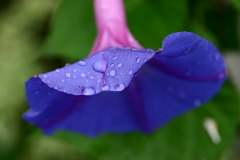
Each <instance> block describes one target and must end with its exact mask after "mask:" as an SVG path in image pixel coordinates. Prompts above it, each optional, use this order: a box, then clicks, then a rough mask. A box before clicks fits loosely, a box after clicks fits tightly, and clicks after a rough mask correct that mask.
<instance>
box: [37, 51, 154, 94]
mask: <svg viewBox="0 0 240 160" xmlns="http://www.w3.org/2000/svg"><path fill="white" fill-rule="evenodd" d="M154 54H155V53H154V51H153V50H149V49H143V50H142V51H140V50H137V49H135V48H132V49H126V48H124V47H122V48H109V49H107V50H104V51H101V52H98V53H96V54H94V55H92V56H89V57H88V58H86V59H83V60H80V61H79V62H77V63H74V64H72V65H70V66H65V67H63V68H61V69H57V70H55V71H52V72H48V73H45V74H41V75H39V76H38V77H39V78H40V79H41V80H42V81H43V82H44V83H46V84H47V85H48V86H49V87H50V88H54V89H56V90H58V91H62V92H65V93H68V94H73V95H94V94H96V93H99V92H101V91H122V90H123V89H124V88H125V87H127V86H128V84H129V83H130V81H131V79H132V78H133V76H134V74H135V73H136V72H137V71H138V69H139V68H140V67H141V66H142V65H143V64H144V63H146V62H147V61H148V60H149V59H150V58H152V56H153V55H154Z"/></svg>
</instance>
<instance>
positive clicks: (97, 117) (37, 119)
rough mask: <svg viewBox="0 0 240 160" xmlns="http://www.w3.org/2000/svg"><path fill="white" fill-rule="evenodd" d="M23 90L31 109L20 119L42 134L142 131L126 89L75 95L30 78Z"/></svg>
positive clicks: (92, 134)
mask: <svg viewBox="0 0 240 160" xmlns="http://www.w3.org/2000/svg"><path fill="white" fill-rule="evenodd" d="M26 91H27V93H26V94H27V98H28V102H29V105H31V107H32V110H29V111H27V112H26V113H25V114H24V115H23V118H24V119H25V120H26V121H28V122H30V123H33V124H36V125H37V126H38V127H39V128H40V129H42V130H43V131H44V133H45V134H51V133H53V132H55V131H57V130H68V131H74V132H79V133H84V134H87V135H89V136H96V135H98V134H100V133H102V132H118V133H124V132H127V131H136V130H141V125H139V123H138V119H137V117H136V114H135V111H134V110H133V108H132V107H131V106H132V101H131V100H129V96H130V95H129V94H128V91H127V90H124V91H122V92H102V93H100V94H96V95H93V96H75V95H71V94H66V93H64V92H59V91H57V90H55V89H53V88H49V87H48V86H47V85H46V84H45V83H43V82H42V81H41V79H39V78H31V79H29V81H28V82H26ZM36 91H37V92H36ZM42 101H43V102H42ZM39 102H41V103H40V104H39ZM41 106H42V109H39V108H41ZM43 106H46V107H44V108H43Z"/></svg>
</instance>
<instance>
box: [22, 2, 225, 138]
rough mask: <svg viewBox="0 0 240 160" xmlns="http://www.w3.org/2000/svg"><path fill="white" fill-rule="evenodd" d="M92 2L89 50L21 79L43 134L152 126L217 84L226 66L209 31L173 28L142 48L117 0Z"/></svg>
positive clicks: (30, 117) (29, 117)
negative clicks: (93, 29) (157, 45)
mask: <svg viewBox="0 0 240 160" xmlns="http://www.w3.org/2000/svg"><path fill="white" fill-rule="evenodd" d="M94 7H95V14H96V24H97V29H98V35H97V38H96V40H95V43H94V45H93V48H92V50H91V52H90V55H89V56H88V57H87V58H85V59H82V60H80V61H78V62H76V63H74V64H72V65H68V66H65V67H63V68H60V69H56V70H54V71H51V72H48V73H45V74H40V75H38V76H35V77H31V78H30V79H29V80H28V81H27V82H26V83H25V85H26V98H27V102H28V104H29V106H30V107H31V109H30V110H28V111H27V112H26V113H24V115H23V118H24V119H25V120H26V121H28V122H29V123H32V124H35V125H36V126H37V127H38V128H40V129H41V130H42V131H43V132H44V133H45V134H47V135H49V134H52V133H54V132H56V131H60V130H62V131H72V132H77V133H81V134H85V135H87V136H97V135H99V134H101V133H127V132H135V131H140V132H144V133H149V132H152V131H154V130H155V129H157V128H159V127H160V126H162V125H164V124H166V123H167V122H168V121H170V120H171V119H173V118H174V117H176V116H178V115H180V114H182V113H184V112H186V111H188V110H190V109H192V108H195V107H198V106H200V105H202V104H203V103H205V102H206V101H208V100H209V99H211V98H212V97H213V96H214V94H216V93H217V92H218V91H219V90H220V88H221V86H222V84H223V82H224V80H225V79H226V67H225V64H224V60H223V58H222V56H221V54H220V52H219V51H218V49H217V48H216V47H215V46H214V45H213V44H212V43H210V42H209V41H207V40H206V39H203V38H201V37H199V36H198V35H196V34H194V33H190V32H178V33H173V34H170V35H168V36H167V37H166V38H165V39H164V40H163V42H162V48H161V49H159V50H157V51H154V50H152V49H146V48H143V47H142V46H141V45H140V44H139V43H138V42H137V41H136V40H135V38H134V37H133V36H132V34H131V33H130V31H129V29H128V27H127V24H126V19H125V13H124V8H123V2H122V0H114V1H113V0H95V3H94ZM123 46H124V47H123Z"/></svg>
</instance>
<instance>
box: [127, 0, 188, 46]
mask: <svg viewBox="0 0 240 160" xmlns="http://www.w3.org/2000/svg"><path fill="white" fill-rule="evenodd" d="M126 9H127V20H128V24H129V28H130V30H131V32H132V34H133V35H134V36H135V38H136V39H137V40H138V41H139V42H140V44H142V45H143V46H144V47H146V48H153V49H155V50H156V49H159V48H161V47H162V41H163V39H164V38H165V37H166V36H167V35H169V34H171V33H173V32H179V31H182V30H183V28H184V24H185V23H186V19H187V0H174V1H167V0H132V1H126Z"/></svg>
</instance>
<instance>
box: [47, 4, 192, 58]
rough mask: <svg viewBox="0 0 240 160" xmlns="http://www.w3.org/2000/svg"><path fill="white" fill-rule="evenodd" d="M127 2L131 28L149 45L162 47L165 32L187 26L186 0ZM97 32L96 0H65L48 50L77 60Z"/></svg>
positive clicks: (55, 19)
mask: <svg viewBox="0 0 240 160" xmlns="http://www.w3.org/2000/svg"><path fill="white" fill-rule="evenodd" d="M175 1H176V0H175ZM125 4H126V10H127V21H128V23H129V27H130V30H131V31H132V33H133V35H134V36H135V37H136V39H137V40H139V42H140V43H141V44H142V45H143V46H144V47H146V48H154V49H158V48H161V43H162V40H163V38H164V37H165V36H167V35H168V34H170V33H172V32H178V31H181V30H182V28H183V26H184V23H185V19H186V15H187V9H186V8H187V3H186V0H180V1H176V2H173V1H159V0H151V1H147V0H131V1H126V3H125ZM95 36H96V27H95V23H94V12H93V2H92V1H89V0H81V1H79V0H65V1H63V3H62V4H61V6H60V7H59V9H58V11H57V13H56V15H55V18H54V20H53V23H52V27H51V34H50V35H49V37H48V40H47V42H46V46H45V53H46V55H48V56H57V57H62V58H67V59H68V60H71V61H73V60H75V61H76V60H78V59H81V58H84V57H86V55H88V53H89V52H90V50H91V47H92V45H93V42H94V38H95Z"/></svg>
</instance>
